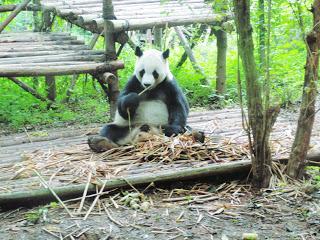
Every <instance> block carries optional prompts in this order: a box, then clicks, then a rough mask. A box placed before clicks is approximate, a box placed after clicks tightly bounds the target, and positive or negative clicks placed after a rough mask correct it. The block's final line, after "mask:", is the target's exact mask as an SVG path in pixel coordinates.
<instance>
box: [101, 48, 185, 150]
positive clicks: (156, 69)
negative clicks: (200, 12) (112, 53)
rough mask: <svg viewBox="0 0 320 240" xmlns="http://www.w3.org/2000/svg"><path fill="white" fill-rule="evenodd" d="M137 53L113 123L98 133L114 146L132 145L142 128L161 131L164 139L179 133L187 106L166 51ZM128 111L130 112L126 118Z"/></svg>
mask: <svg viewBox="0 0 320 240" xmlns="http://www.w3.org/2000/svg"><path fill="white" fill-rule="evenodd" d="M137 50H139V51H138V52H137ZM137 50H136V55H137V56H138V58H137V60H136V64H135V70H134V75H133V76H132V77H131V79H130V80H129V81H128V83H127V85H126V87H125V88H124V90H123V91H122V92H121V94H120V96H119V99H118V108H117V111H116V114H115V118H114V121H113V123H111V124H107V125H106V126H105V127H104V128H103V129H102V130H101V132H100V135H101V136H103V137H106V138H108V139H109V140H110V141H112V142H114V143H116V144H118V145H125V144H129V143H132V142H135V141H136V140H137V139H139V137H140V136H141V133H142V135H143V132H141V131H142V130H141V129H142V126H145V125H147V126H148V127H149V129H150V130H149V131H151V132H152V133H159V132H161V129H163V131H164V133H165V134H166V135H167V136H171V135H172V134H178V133H181V132H183V131H184V127H185V124H186V118H187V115H188V112H189V106H188V103H187V101H186V99H185V97H184V95H183V93H182V91H181V89H180V88H179V87H178V85H177V84H176V81H175V79H174V77H173V75H172V73H171V72H170V69H169V64H168V59H167V58H168V56H169V50H167V51H165V52H163V53H162V52H160V51H158V50H155V49H151V50H147V51H145V52H143V53H142V51H141V50H140V49H139V48H137ZM146 88H147V89H146ZM144 90H146V91H145V92H144V93H143V94H141V96H140V95H139V93H141V92H142V91H144ZM130 95H131V97H132V95H134V96H133V100H130V101H128V99H129V96H130ZM130 99H131V98H130ZM137 99H138V100H137ZM135 101H136V103H134V102H135ZM124 106H127V107H124ZM128 109H131V110H132V112H130V110H129V112H130V114H129V115H128ZM131 113H134V115H133V116H131ZM130 116H131V117H130Z"/></svg>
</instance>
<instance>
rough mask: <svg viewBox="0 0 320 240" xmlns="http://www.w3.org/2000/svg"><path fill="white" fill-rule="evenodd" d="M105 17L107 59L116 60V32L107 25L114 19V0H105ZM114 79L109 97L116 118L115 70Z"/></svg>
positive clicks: (109, 85) (112, 113) (116, 85)
mask: <svg viewBox="0 0 320 240" xmlns="http://www.w3.org/2000/svg"><path fill="white" fill-rule="evenodd" d="M103 18H104V19H105V28H104V32H105V46H106V49H105V53H106V61H107V62H108V61H111V60H116V59H117V52H116V42H115V38H116V36H115V33H114V32H112V31H110V29H109V28H108V25H107V21H106V20H108V19H114V18H115V16H114V10H113V4H112V0H104V1H103ZM112 74H113V75H114V79H113V80H112V81H111V82H109V83H108V91H109V94H108V97H109V104H110V117H111V119H113V118H114V115H115V110H116V102H117V98H118V95H119V83H118V74H117V71H113V72H112Z"/></svg>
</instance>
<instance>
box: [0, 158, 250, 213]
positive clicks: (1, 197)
mask: <svg viewBox="0 0 320 240" xmlns="http://www.w3.org/2000/svg"><path fill="white" fill-rule="evenodd" d="M250 168H251V161H250V160H243V161H235V162H228V163H221V164H211V165H209V166H205V167H198V168H187V169H184V170H181V171H176V170H173V171H172V170H168V171H163V172H160V173H150V174H141V175H138V176H128V177H127V178H125V179H124V178H115V179H109V180H105V181H103V185H105V189H106V190H108V189H115V188H120V187H128V182H129V183H130V184H131V185H134V186H136V185H141V184H149V183H151V182H154V183H160V182H168V181H181V180H187V179H195V178H200V177H209V176H218V175H220V176H221V175H227V174H234V176H237V174H238V173H248V172H249V170H250ZM85 185H86V184H79V185H71V186H65V187H55V188H53V190H54V191H55V192H56V193H57V195H58V196H59V197H60V198H61V199H63V200H65V199H70V198H73V197H80V196H81V195H82V193H83V191H84V189H85ZM95 191H96V188H95V186H94V185H93V184H90V186H89V189H88V193H89V194H91V193H94V192H95ZM53 200H54V197H53V196H52V194H51V193H50V191H49V190H48V189H39V190H35V191H25V192H17V193H5V194H0V208H1V209H2V210H8V209H11V208H17V207H19V206H32V205H36V204H43V203H47V202H50V201H53Z"/></svg>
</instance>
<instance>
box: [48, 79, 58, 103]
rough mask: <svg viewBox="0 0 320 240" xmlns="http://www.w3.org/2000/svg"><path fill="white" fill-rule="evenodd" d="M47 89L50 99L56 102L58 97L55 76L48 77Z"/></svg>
mask: <svg viewBox="0 0 320 240" xmlns="http://www.w3.org/2000/svg"><path fill="white" fill-rule="evenodd" d="M46 88H47V89H46V90H47V96H48V99H49V100H50V101H53V102H54V101H55V99H56V96H57V92H56V81H55V79H54V76H46Z"/></svg>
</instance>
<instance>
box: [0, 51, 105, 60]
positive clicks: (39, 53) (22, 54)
mask: <svg viewBox="0 0 320 240" xmlns="http://www.w3.org/2000/svg"><path fill="white" fill-rule="evenodd" d="M69 54H73V55H87V54H88V55H90V56H93V55H103V52H102V51H95V50H78V49H77V50H54V49H53V50H52V51H34V49H32V50H30V51H28V52H27V51H26V52H2V51H0V60H4V58H6V59H11V58H17V59H19V58H20V57H35V56H39V57H40V56H41V57H43V56H50V55H55V56H58V55H69Z"/></svg>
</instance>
